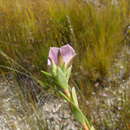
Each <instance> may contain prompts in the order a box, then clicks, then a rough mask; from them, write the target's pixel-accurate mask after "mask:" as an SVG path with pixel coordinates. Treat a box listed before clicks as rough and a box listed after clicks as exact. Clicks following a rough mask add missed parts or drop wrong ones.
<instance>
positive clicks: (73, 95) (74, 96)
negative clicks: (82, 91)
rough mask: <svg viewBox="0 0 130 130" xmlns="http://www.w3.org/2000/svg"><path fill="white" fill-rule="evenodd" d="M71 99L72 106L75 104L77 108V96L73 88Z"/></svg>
mask: <svg viewBox="0 0 130 130" xmlns="http://www.w3.org/2000/svg"><path fill="white" fill-rule="evenodd" d="M72 98H73V101H74V104H75V105H76V106H77V107H79V104H78V100H77V95H76V90H75V88H74V87H73V88H72Z"/></svg>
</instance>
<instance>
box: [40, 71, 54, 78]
mask: <svg viewBox="0 0 130 130" xmlns="http://www.w3.org/2000/svg"><path fill="white" fill-rule="evenodd" d="M41 72H42V73H43V74H44V75H46V76H48V77H52V75H51V74H50V73H48V72H46V71H43V70H42V71H41Z"/></svg>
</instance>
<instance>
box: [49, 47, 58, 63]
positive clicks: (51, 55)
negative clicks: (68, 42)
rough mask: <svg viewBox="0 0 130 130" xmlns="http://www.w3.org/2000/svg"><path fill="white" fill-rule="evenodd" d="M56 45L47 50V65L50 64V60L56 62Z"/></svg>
mask: <svg viewBox="0 0 130 130" xmlns="http://www.w3.org/2000/svg"><path fill="white" fill-rule="evenodd" d="M59 50H60V49H59V48H58V47H51V48H50V50H49V56H48V57H49V58H48V65H51V62H52V61H53V62H54V63H55V64H58V52H59Z"/></svg>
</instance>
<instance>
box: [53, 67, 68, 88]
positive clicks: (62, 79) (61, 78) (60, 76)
mask: <svg viewBox="0 0 130 130" xmlns="http://www.w3.org/2000/svg"><path fill="white" fill-rule="evenodd" d="M55 80H56V82H57V84H58V85H59V86H60V87H61V88H63V89H67V88H68V80H67V78H66V75H65V72H63V71H62V69H61V68H60V67H57V74H56V76H55Z"/></svg>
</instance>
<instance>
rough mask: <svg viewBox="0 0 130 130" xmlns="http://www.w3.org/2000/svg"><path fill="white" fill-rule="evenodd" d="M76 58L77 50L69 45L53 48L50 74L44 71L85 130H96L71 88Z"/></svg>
mask: <svg viewBox="0 0 130 130" xmlns="http://www.w3.org/2000/svg"><path fill="white" fill-rule="evenodd" d="M75 56H76V52H75V50H74V49H73V48H72V47H71V46H70V45H69V44H67V45H64V46H62V47H60V48H58V47H51V48H50V51H49V56H48V66H49V68H50V72H49V73H48V72H45V71H42V72H43V74H45V75H46V76H48V77H51V78H52V79H53V81H54V83H55V85H56V86H57V90H58V93H59V94H60V95H61V96H62V97H63V98H64V99H65V100H66V101H68V102H69V104H70V107H71V110H72V113H73V114H74V116H75V118H76V119H77V120H78V121H79V122H80V123H81V124H82V126H83V129H84V130H94V127H93V126H92V125H91V124H90V122H89V121H88V120H87V118H86V116H85V115H84V114H83V113H82V111H81V110H80V108H79V105H78V100H77V95H76V90H75V88H74V87H73V88H70V87H69V83H68V82H69V79H70V75H71V70H72V60H73V58H74V57H75Z"/></svg>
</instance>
